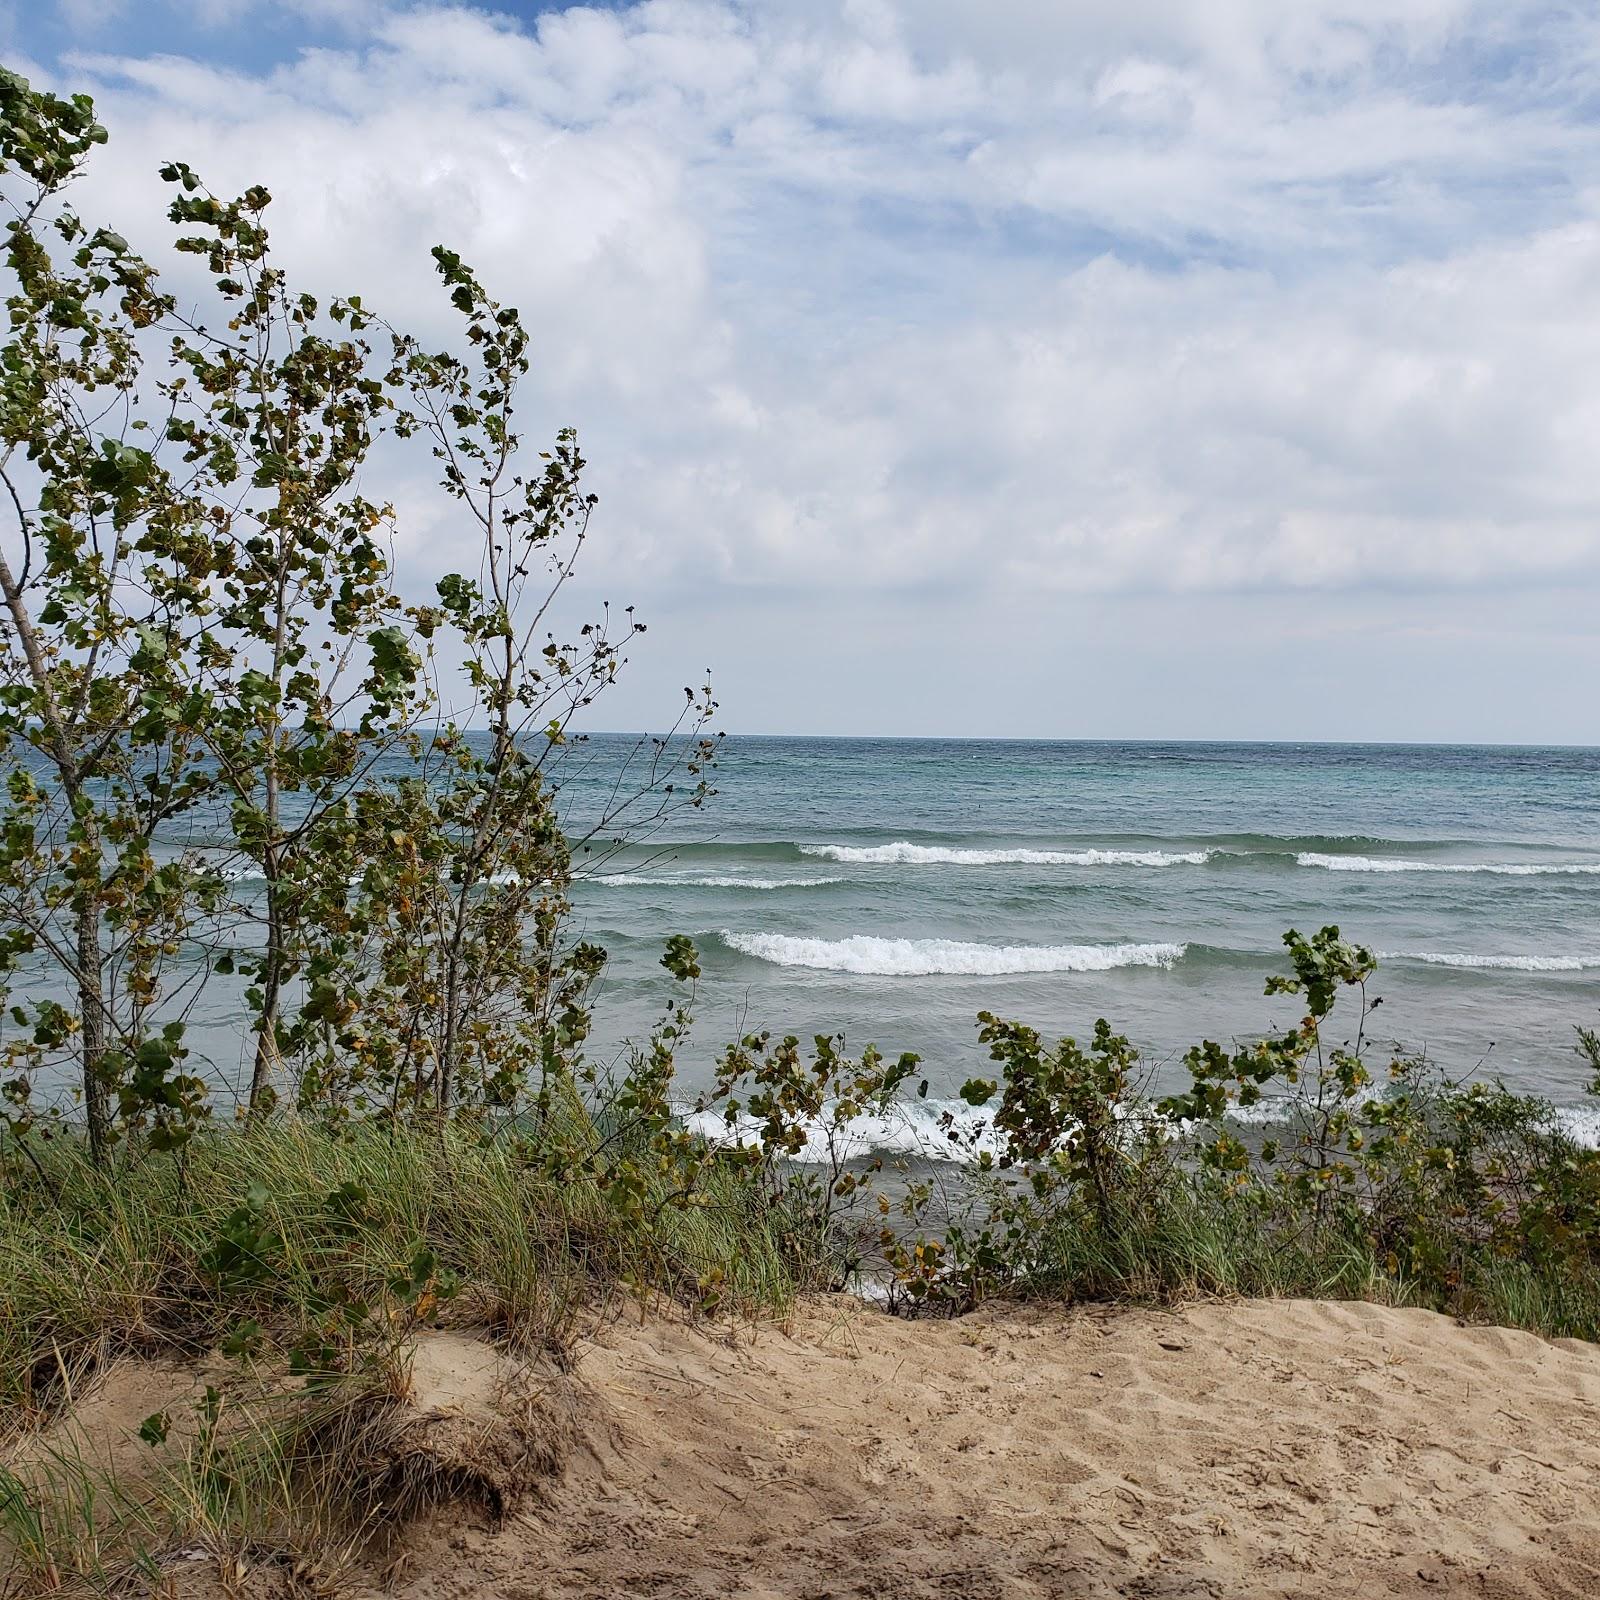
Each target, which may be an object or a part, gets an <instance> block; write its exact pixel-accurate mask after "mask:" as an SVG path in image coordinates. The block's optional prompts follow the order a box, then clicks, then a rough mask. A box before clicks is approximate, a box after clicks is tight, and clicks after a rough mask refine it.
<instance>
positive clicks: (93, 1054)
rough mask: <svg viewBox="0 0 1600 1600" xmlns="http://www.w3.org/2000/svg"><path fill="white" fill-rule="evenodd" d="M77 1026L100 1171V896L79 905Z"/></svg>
mask: <svg viewBox="0 0 1600 1600" xmlns="http://www.w3.org/2000/svg"><path fill="white" fill-rule="evenodd" d="M97 881H98V880H97ZM78 1023H79V1029H80V1032H79V1037H80V1039H81V1040H82V1042H83V1107H84V1112H85V1114H86V1116H87V1117H88V1122H89V1154H90V1156H91V1157H92V1158H93V1160H94V1164H95V1165H96V1166H97V1167H100V1166H104V1165H105V1163H106V1161H107V1159H108V1157H109V1156H110V1152H111V1093H110V1086H109V1085H108V1084H107V1082H106V1079H105V1073H104V1070H103V1063H104V1060H105V1053H106V997H105V982H104V956H103V953H102V951H101V948H100V897H99V895H98V894H97V893H87V894H85V895H84V897H83V899H82V900H80V901H79V902H78Z"/></svg>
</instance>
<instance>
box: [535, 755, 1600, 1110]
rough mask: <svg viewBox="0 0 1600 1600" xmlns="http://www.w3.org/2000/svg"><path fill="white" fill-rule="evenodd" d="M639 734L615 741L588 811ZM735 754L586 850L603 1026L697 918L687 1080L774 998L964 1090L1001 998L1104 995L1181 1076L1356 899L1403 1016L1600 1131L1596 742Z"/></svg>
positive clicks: (647, 1012) (658, 992) (1391, 1015)
mask: <svg viewBox="0 0 1600 1600" xmlns="http://www.w3.org/2000/svg"><path fill="white" fill-rule="evenodd" d="M625 747H626V746H625V742H623V741H620V740H616V739H612V738H607V737H601V738H596V739H595V740H594V741H593V742H592V745H591V747H590V751H591V767H590V770H589V771H588V773H587V775H586V776H583V777H579V778H576V779H574V781H572V782H570V783H569V785H568V787H567V789H566V792H565V795H564V801H565V803H566V805H567V807H568V810H569V813H570V814H571V815H572V816H573V817H574V818H579V817H581V816H583V815H584V814H585V812H586V811H588V810H590V809H592V807H593V805H594V803H595V797H596V795H597V794H599V793H600V792H601V789H602V785H603V784H604V783H605V781H606V778H605V775H606V773H607V772H608V771H609V770H610V767H611V766H612V764H613V763H614V761H615V759H616V755H617V752H619V751H621V750H622V749H623V748H625ZM716 782H717V786H718V789H719V793H718V795H717V796H716V797H715V798H714V799H713V800H711V801H710V802H709V803H708V805H707V807H706V809H705V810H704V811H703V812H699V813H690V814H679V815H677V816H675V817H673V818H671V819H670V820H669V821H668V822H667V823H666V824H665V825H664V826H663V828H662V829H661V830H660V831H659V832H658V833H657V834H656V835H655V836H654V837H652V838H650V839H649V840H648V841H647V842H645V843H643V844H636V845H632V846H630V847H628V848H625V849H622V850H620V851H609V852H599V853H597V854H596V855H591V857H590V860H589V862H588V864H587V865H586V866H585V869H584V870H585V879H584V881H583V882H582V883H581V885H580V887H579V890H578V895H577V907H578V925H579V928H580V929H581V931H582V932H583V933H584V934H585V935H586V936H588V937H590V938H594V939H596V940H597V941H598V942H600V943H601V944H603V945H605V946H606V948H607V949H608V950H609V952H610V954H611V958H612V959H611V965H610V969H609V973H608V976H607V978H606V980H605V984H604V986H603V988H602V991H601V994H600V997H599V1006H598V1021H599V1031H598V1035H597V1041H598V1045H599V1047H600V1048H602V1049H604V1050H608V1051H616V1050H618V1049H620V1048H621V1046H622V1043H623V1041H624V1039H625V1038H626V1037H628V1036H630V1035H633V1036H638V1035H640V1034H642V1033H643V1032H644V1031H645V1030H646V1029H647V1027H648V1025H649V1019H650V1017H651V1016H652V1015H653V1014H654V1013H655V1011H656V1009H657V1008H658V1007H659V1005H660V1003H661V1001H662V1000H663V999H664V998H665V997H666V996H667V994H668V993H669V992H670V991H671V987H672V986H671V984H670V980H668V979H667V978H666V976H665V974H664V973H663V972H662V971H661V969H660V967H659V965H658V964H657V962H658V958H659V955H660V949H661V945H662V942H663V940H664V939H665V937H666V936H667V935H668V934H669V933H686V934H689V935H691V936H692V937H693V938H694V939H695V941H696V943H697V944H698V945H699V947H700V950H701V954H702V962H703V966H704V972H705V976H704V978H703V980H702V982H701V984H700V990H699V1003H698V1014H699V1028H698V1032H697V1039H698V1048H697V1049H695V1050H692V1051H691V1052H689V1057H688V1059H687V1061H686V1073H687V1077H688V1079H689V1081H690V1083H691V1084H692V1083H693V1082H695V1081H696V1080H697V1079H701V1078H703V1077H704V1075H705V1073H706V1071H707V1063H709V1061H710V1059H711V1057H712V1055H713V1054H714V1052H715V1048H716V1047H717V1046H718V1045H719V1044H721V1043H723V1042H725V1041H726V1040H728V1039H730V1038H732V1037H733V1036H735V1035H736V1034H737V1033H739V1032H740V1031H747V1030H750V1029H753V1028H759V1027H770V1028H772V1029H773V1030H775V1031H778V1032H794V1033H798V1034H800V1035H802V1036H806V1035H809V1034H812V1033H816V1032H830V1033H831V1032H841V1031H842V1032H843V1033H844V1034H845V1035H846V1038H847V1042H848V1043H849V1045H850V1046H851V1047H853V1048H859V1047H860V1046H862V1045H864V1044H866V1043H867V1042H868V1041H869V1040H870V1041H874V1042H876V1043H877V1044H879V1045H880V1046H882V1047H883V1048H885V1049H886V1050H887V1049H893V1050H901V1049H910V1050H915V1051H917V1052H918V1053H919V1054H920V1055H922V1056H923V1057H924V1060H925V1062H926V1064H927V1070H928V1074H929V1076H930V1079H931V1082H932V1091H931V1092H932V1096H933V1098H934V1099H935V1100H937V1099H940V1098H948V1097H949V1096H951V1095H953V1094H954V1092H955V1090H956V1088H957V1087H958V1086H959V1084H960V1083H961V1082H962V1081H963V1080H964V1079H965V1078H966V1077H967V1076H969V1075H971V1074H972V1073H973V1072H974V1071H977V1070H979V1069H981V1068H982V1067H983V1065H984V1061H985V1055H984V1052H983V1051H982V1049H981V1048H980V1047H979V1046H978V1044H977V1042H976V1029H975V1025H974V1021H973V1019H974V1015H975V1013H976V1012H978V1011H979V1010H980V1009H990V1010H995V1011H999V1012H1001V1013H1003V1014H1005V1015H1008V1016H1012V1017H1016V1018H1020V1019H1022V1020H1025V1021H1027V1022H1029V1023H1031V1024H1033V1025H1034V1026H1036V1027H1039V1028H1041V1029H1043V1030H1045V1031H1046V1032H1047V1033H1051V1034H1059V1033H1074V1034H1077V1035H1079V1036H1080V1037H1081V1036H1083V1035H1085V1034H1087V1033H1088V1032H1089V1031H1090V1030H1091V1029H1092V1027H1093V1025H1094V1021H1095V1019H1096V1018H1097V1017H1100V1016H1105V1017H1107V1018H1109V1019H1110V1020H1111V1021H1112V1023H1113V1024H1114V1025H1115V1026H1116V1027H1117V1028H1119V1029H1120V1030H1121V1031H1123V1032H1125V1033H1127V1034H1129V1035H1130V1036H1131V1037H1132V1038H1133V1039H1134V1041H1135V1042H1136V1043H1137V1044H1138V1045H1140V1047H1141V1048H1142V1049H1143V1050H1144V1052H1145V1053H1146V1056H1147V1059H1148V1061H1149V1063H1150V1065H1151V1069H1152V1071H1153V1073H1154V1075H1155V1079H1156V1083H1157V1085H1158V1086H1161V1085H1164V1084H1167V1083H1172V1084H1176V1083H1177V1082H1178V1081H1179V1078H1180V1076H1181V1069H1180V1068H1179V1067H1178V1063H1177V1060H1176V1057H1177V1056H1178V1055H1179V1054H1180V1053H1181V1051H1182V1050H1183V1048H1185V1047H1186V1046H1187V1045H1188V1044H1190V1043H1193V1042H1195V1041H1196V1040H1198V1039H1200V1038H1201V1037H1211V1038H1219V1039H1224V1040H1226V1039H1230V1038H1235V1037H1240V1038H1242V1037H1247V1036H1250V1035H1253V1034H1255V1033H1257V1032H1259V1031H1261V1030H1263V1029H1265V1028H1267V1027H1268V1026H1269V1025H1271V1024H1272V1023H1274V1022H1275V1021H1276V1022H1283V1021H1285V1020H1289V1019H1290V1018H1291V1017H1292V1015H1293V1009H1292V1003H1286V1002H1285V1001H1283V1000H1281V999H1280V1000H1271V1001H1269V1000H1267V999H1265V998H1264V997H1263V995H1262V980H1263V978H1264V976H1265V974H1266V973H1268V972H1270V971H1274V970H1282V965H1283V964H1282V960H1281V942H1280V941H1281V936H1282V933H1283V931H1284V929H1286V928H1289V927H1297V928H1300V929H1302V930H1311V929H1314V928H1318V927H1321V926H1323V925H1324V924H1327V923H1337V924H1338V925H1339V926H1340V927H1341V928H1342V929H1343V930H1344V932H1345V933H1346V935H1347V936H1349V937H1352V938H1356V939H1358V940H1360V941H1361V942H1363V943H1365V944H1367V945H1369V946H1371V947H1372V948H1373V949H1374V950H1376V951H1378V952H1380V953H1381V955H1382V957H1383V960H1382V965H1381V967H1380V971H1379V974H1378V979H1377V981H1376V982H1375V983H1374V985H1373V986H1372V992H1373V993H1374V994H1376V995H1379V996H1381V997H1382V1000H1383V1005H1382V1006H1381V1008H1380V1009H1379V1010H1378V1011H1377V1012H1376V1013H1375V1014H1374V1018H1373V1024H1372V1026H1373V1030H1374V1031H1375V1032H1376V1034H1377V1036H1378V1037H1379V1039H1380V1040H1383V1041H1397V1042H1398V1043H1400V1044H1401V1045H1403V1046H1405V1047H1406V1048H1408V1049H1425V1050H1426V1051H1427V1052H1428V1053H1429V1054H1430V1055H1431V1056H1432V1057H1434V1058H1435V1059H1436V1060H1437V1061H1438V1062H1439V1063H1440V1064H1441V1065H1442V1066H1444V1067H1445V1068H1447V1069H1448V1070H1450V1071H1451V1072H1452V1073H1457V1074H1476V1075H1479V1076H1485V1077H1488V1076H1500V1077H1502V1078H1504V1079H1505V1081H1506V1082H1507V1083H1509V1084H1511V1085H1512V1086H1514V1087H1517V1088H1520V1089H1526V1090H1532V1091H1536V1092H1539V1093H1541V1094H1544V1095H1547V1096H1548V1097H1549V1098H1551V1099H1552V1100H1554V1101H1555V1102H1556V1103H1557V1104H1558V1105H1561V1106H1563V1107H1566V1108H1568V1109H1569V1111H1570V1113H1571V1120H1572V1121H1573V1124H1574V1126H1577V1127H1583V1128H1585V1129H1586V1131H1587V1132H1588V1133H1589V1134H1590V1135H1591V1136H1592V1135H1593V1134H1594V1133H1595V1132H1597V1131H1600V1118H1597V1117H1595V1116H1594V1115H1593V1112H1592V1110H1591V1109H1589V1108H1592V1107H1594V1105H1595V1102H1592V1101H1591V1102H1589V1103H1588V1108H1586V1107H1585V1103H1584V1097H1583V1093H1582V1086H1583V1073H1582V1070H1581V1067H1580V1063H1579V1062H1578V1060H1577V1058H1576V1056H1575V1055H1574V1053H1573V1050H1572V1037H1573V1035H1572V1029H1573V1026H1574V1024H1576V1023H1580V1022H1593V1021H1595V1020H1596V1016H1597V1012H1600V751H1595V750H1576V749H1511V748H1493V749H1485V748H1460V747H1431V748H1426V747H1395V746H1329V745H1236V744H1144V743H1139V744H1106V743H1093V744H1070V743H1037V744H1035V743H1017V742H994V743H975V742H966V741H938V740H858V739H849V740H844V739H780V738H739V739H733V740H729V741H728V742H727V745H726V748H725V749H724V751H723V755H722V759H721V765H720V770H719V772H718V773H717V775H716ZM1352 1020H1353V1019H1352Z"/></svg>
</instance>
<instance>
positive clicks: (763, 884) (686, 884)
mask: <svg viewBox="0 0 1600 1600" xmlns="http://www.w3.org/2000/svg"><path fill="white" fill-rule="evenodd" d="M583 882H585V883H603V884H606V885H607V886H608V887H610V888H613V889H676V888H682V889H817V888H820V887H821V886H822V885H823V884H826V883H843V882H845V880H844V879H843V878H733V877H709V878H667V877H652V876H651V875H650V874H648V873H639V872H601V873H596V874H595V875H594V876H593V877H592V878H585V879H583Z"/></svg>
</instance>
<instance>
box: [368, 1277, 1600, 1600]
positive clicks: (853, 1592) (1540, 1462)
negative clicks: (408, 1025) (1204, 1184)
mask: <svg viewBox="0 0 1600 1600" xmlns="http://www.w3.org/2000/svg"><path fill="white" fill-rule="evenodd" d="M577 1372H578V1376H579V1379H580V1381H581V1383H582V1384H583V1385H584V1386H585V1387H586V1388H587V1389H589V1390H590V1391H591V1392H592V1393H593V1395H594V1396H595V1397H596V1399H597V1401H598V1402H599V1403H600V1406H601V1409H602V1410H603V1411H604V1413H605V1414H606V1415H607V1416H608V1418H609V1423H608V1425H607V1426H606V1427H605V1428H603V1429H601V1430H599V1431H598V1432H597V1433H595V1434H593V1435H592V1436H591V1438H590V1440H589V1443H588V1445H587V1447H586V1448H581V1449H579V1450H578V1451H577V1452H576V1454H575V1455H574V1456H573V1457H572V1458H571V1459H570V1460H569V1462H568V1465H567V1469H566V1473H565V1476H564V1479H563V1480H562V1482H561V1483H560V1484H559V1485H557V1486H555V1487H554V1488H553V1489H552V1490H551V1492H550V1494H549V1495H548V1496H547V1497H545V1498H544V1499H543V1501H542V1502H541V1504H539V1505H538V1506H535V1507H530V1508H529V1509H528V1510H527V1511H525V1512H524V1513H523V1514H521V1515H519V1516H516V1517H514V1518H513V1519H511V1521H510V1522H509V1523H508V1524H507V1525H506V1526H505V1527H504V1528H503V1529H501V1530H500V1531H499V1532H498V1533H493V1532H491V1531H490V1530H489V1529H488V1528H487V1527H485V1526H482V1525H481V1524H480V1525H474V1524H473V1523H472V1522H471V1521H470V1519H468V1520H466V1521H463V1519H461V1518H455V1519H453V1520H451V1521H450V1522H449V1523H448V1525H436V1526H434V1527H432V1528H430V1529H422V1530H418V1532H417V1533H416V1534H415V1536H414V1541H415V1542H414V1545H413V1549H412V1560H411V1561H409V1562H408V1563H407V1568H408V1570H409V1573H410V1576H409V1577H408V1578H407V1579H406V1580H405V1581H403V1582H402V1583H400V1584H399V1585H398V1586H397V1589H396V1592H398V1593H400V1594H403V1595H407V1596H411V1597H413V1600H444V1597H447V1596H449V1597H459V1600H469V1597H470V1600H480V1597H487V1596H495V1597H505V1600H600V1597H602V1596H604V1597H613V1596H621V1595H648V1596H670V1597H683V1600H701V1597H709V1596H723V1595H739V1596H750V1597H773V1600H777V1597H783V1600H825V1597H833V1596H838V1597H843V1596H858V1595H860V1596H866V1595H871V1596H884V1597H889V1596H894V1597H908V1600H909V1597H923V1596H928V1597H933V1596H973V1597H994V1600H1012V1597H1017V1600H1021V1597H1035V1596H1052V1597H1054V1596H1073V1597H1078V1596H1084V1597H1096V1596H1138V1597H1148V1600H1177V1597H1184V1600H1189V1597H1196V1600H1198V1597H1202V1596H1204V1597H1217V1600H1235V1597H1238V1600H1250V1597H1254V1596H1262V1597H1268V1596H1289V1595H1308V1596H1309V1595H1317V1596H1321V1597H1328V1596H1358V1595H1359V1596H1368V1595H1371V1596H1421V1595H1476V1596H1486V1597H1504V1600H1510V1597H1522V1596H1530V1597H1531V1596H1540V1597H1544V1596H1571V1597H1574V1600H1578V1597H1583V1600H1590V1597H1594V1596H1600V1493H1597V1491H1600V1347H1594V1346H1589V1345H1584V1344H1580V1343H1578V1342H1576V1341H1553V1342H1552V1341H1548V1340H1543V1339H1539V1338H1536V1337H1534V1336H1532V1335H1530V1334H1522V1333H1516V1332H1510V1331H1507V1330H1503V1329H1493V1328H1474V1327H1463V1326H1460V1325H1458V1324H1456V1323H1454V1322H1453V1321H1451V1320H1449V1319H1447V1318H1444V1317H1439V1316H1435V1315H1433V1314H1432V1313H1428V1312H1419V1311H1400V1310H1394V1309H1389V1308H1383V1307H1378V1306H1372V1305H1364V1304H1348V1303H1341V1304H1331V1303H1324V1302H1309V1301H1280V1302H1241V1303H1227V1304H1199V1305H1193V1306H1189V1307H1186V1308H1182V1309H1177V1310H1173V1311H1157V1310H1143V1309H1107V1308H1101V1309H1085V1310H1080V1311H1075V1312H1061V1311H1042V1310H1028V1309H1018V1308H1009V1309H1007V1308H997V1309H992V1310H988V1311H984V1312H980V1313H979V1314H977V1315H975V1316H973V1317H969V1318H965V1319H962V1320H959V1321H953V1322H952V1321H919V1322H905V1321H897V1320H894V1319H891V1318H888V1317H886V1316H884V1315H882V1314H880V1313H878V1312H875V1311H874V1310H872V1309H871V1308H869V1307H866V1306H863V1305H861V1304H860V1303H859V1302H853V1301H848V1300H845V1299H843V1298H839V1299H831V1300H827V1301H820V1302H812V1303H809V1304H808V1305H807V1306H806V1307H804V1308H803V1309H802V1310H801V1312H800V1313H799V1314H798V1315H797V1316H796V1317H795V1319H794V1321H793V1324H792V1326H791V1327H789V1328H788V1329H787V1330H777V1329H767V1330H762V1331H761V1332H759V1333H758V1334H756V1335H754V1336H750V1335H749V1334H748V1333H746V1334H739V1335H732V1336H730V1334H729V1333H728V1332H727V1331H726V1330H724V1331H723V1332H721V1333H718V1332H716V1331H714V1330H710V1329H707V1328H705V1327H699V1328H695V1327H690V1326H686V1325H685V1324H683V1323H682V1322H679V1321H675V1320H662V1319H650V1320H647V1321H645V1322H643V1323H638V1322H618V1323H615V1324H613V1325H612V1326H611V1327H609V1328H608V1329H606V1330H605V1331H604V1332H603V1333H602V1334H601V1335H600V1336H599V1337H598V1339H597V1340H596V1341H595V1342H594V1343H593V1344H591V1345H590V1346H588V1347H587V1349H586V1350H585V1351H584V1352H583V1353H582V1354H581V1356H580V1358H579V1362H578V1367H577Z"/></svg>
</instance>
